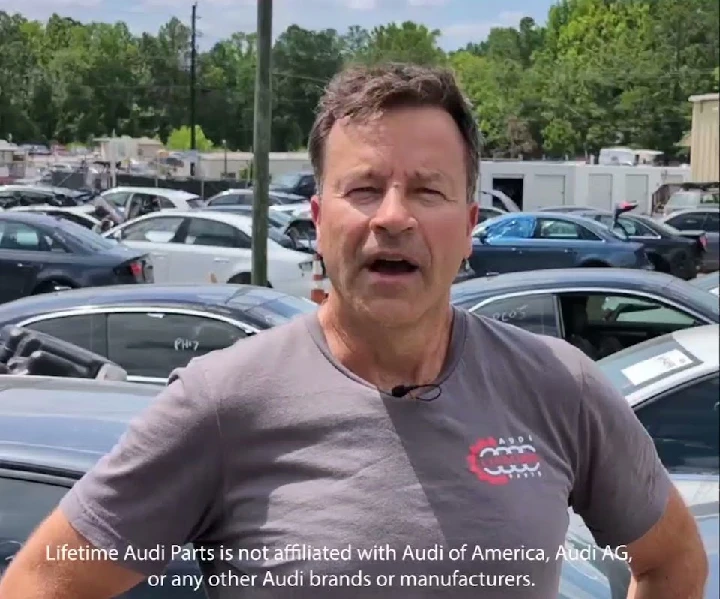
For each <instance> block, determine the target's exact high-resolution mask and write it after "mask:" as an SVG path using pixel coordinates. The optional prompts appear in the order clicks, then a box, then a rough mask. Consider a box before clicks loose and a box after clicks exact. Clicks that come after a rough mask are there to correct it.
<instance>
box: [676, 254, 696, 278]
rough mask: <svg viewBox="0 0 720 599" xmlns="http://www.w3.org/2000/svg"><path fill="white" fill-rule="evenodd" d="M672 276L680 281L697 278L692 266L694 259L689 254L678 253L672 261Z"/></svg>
mask: <svg viewBox="0 0 720 599" xmlns="http://www.w3.org/2000/svg"><path fill="white" fill-rule="evenodd" d="M669 270H670V274H671V275H674V276H676V277H678V278H680V279H684V280H686V281H687V280H689V279H694V278H695V277H696V276H697V273H696V272H695V268H694V267H693V264H692V258H691V257H690V256H689V255H688V253H687V252H678V253H677V254H675V255H674V256H673V257H672V259H671V260H670V268H669Z"/></svg>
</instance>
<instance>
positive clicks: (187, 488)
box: [59, 363, 222, 576]
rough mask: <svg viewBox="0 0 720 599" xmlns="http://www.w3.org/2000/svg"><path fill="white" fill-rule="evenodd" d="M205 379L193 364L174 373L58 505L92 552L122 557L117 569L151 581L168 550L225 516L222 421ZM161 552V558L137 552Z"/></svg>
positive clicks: (187, 540) (196, 535)
mask: <svg viewBox="0 0 720 599" xmlns="http://www.w3.org/2000/svg"><path fill="white" fill-rule="evenodd" d="M203 376H204V373H203V370H202V367H199V366H198V365H193V364H192V363H191V364H190V365H189V366H188V367H187V368H186V369H184V370H182V371H180V372H179V373H178V372H175V373H173V377H172V378H173V379H174V380H172V382H171V383H170V384H169V385H168V386H167V387H166V388H165V389H163V390H162V391H161V392H160V394H159V395H158V397H157V398H155V399H154V400H153V402H152V404H151V405H150V406H149V408H148V409H147V410H146V411H145V412H144V413H143V414H142V415H141V416H139V417H138V418H136V419H135V420H134V421H133V422H132V423H131V425H130V426H129V428H128V429H127V431H126V432H125V434H124V435H123V436H122V437H121V438H120V440H119V441H118V443H117V444H116V445H115V447H114V448H113V449H112V450H111V451H110V453H109V454H107V455H105V456H104V457H103V458H101V459H100V461H99V462H98V463H97V464H96V466H95V467H94V468H93V469H92V470H90V471H89V472H88V473H87V474H86V475H85V476H84V477H83V478H82V479H81V480H80V481H78V482H77V483H76V484H75V486H74V487H73V488H72V489H71V490H70V491H69V492H68V493H67V494H66V495H65V497H64V498H63V499H62V501H61V503H60V506H59V507H60V510H61V512H62V513H63V514H64V515H65V517H66V518H68V520H69V522H70V524H71V525H72V526H73V528H75V530H76V531H77V532H78V533H80V534H81V535H82V536H83V537H85V538H86V539H87V540H88V541H90V543H92V545H94V546H95V547H98V548H101V549H107V550H112V549H114V550H117V552H118V562H120V563H122V565H124V566H125V567H127V568H130V569H132V570H135V571H136V572H139V573H141V574H144V575H146V576H149V575H151V574H158V573H160V572H162V570H163V569H164V568H165V566H166V565H167V563H168V562H169V561H170V557H171V547H172V546H182V545H184V544H186V543H189V542H191V541H193V540H196V539H197V538H198V537H199V536H201V535H202V534H203V533H204V532H205V531H207V530H208V529H209V528H210V527H211V526H212V525H213V522H214V519H215V518H216V517H217V514H218V510H219V509H220V506H219V505H218V502H221V501H222V499H221V498H222V493H221V492H220V486H221V484H222V483H221V479H222V470H221V452H220V431H219V420H218V415H217V409H216V407H215V405H214V404H213V403H212V401H211V398H210V397H206V395H205V393H203V389H205V388H207V385H205V384H204V380H203ZM158 546H160V547H163V548H164V552H162V553H161V552H155V555H153V553H152V552H151V553H148V554H145V555H142V554H141V553H140V552H141V551H143V550H150V549H154V548H156V547H158ZM158 553H160V555H157V554H158ZM148 558H151V559H148ZM155 558H157V559H155Z"/></svg>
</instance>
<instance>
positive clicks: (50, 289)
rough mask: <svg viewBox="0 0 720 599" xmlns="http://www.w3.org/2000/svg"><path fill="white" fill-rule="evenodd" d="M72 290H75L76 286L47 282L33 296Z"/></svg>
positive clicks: (62, 282)
mask: <svg viewBox="0 0 720 599" xmlns="http://www.w3.org/2000/svg"><path fill="white" fill-rule="evenodd" d="M70 289H75V286H74V285H72V284H71V283H66V282H64V281H46V282H45V283H43V284H42V285H40V286H39V287H38V288H37V289H35V291H33V295H38V294H40V293H54V292H56V291H69V290H70Z"/></svg>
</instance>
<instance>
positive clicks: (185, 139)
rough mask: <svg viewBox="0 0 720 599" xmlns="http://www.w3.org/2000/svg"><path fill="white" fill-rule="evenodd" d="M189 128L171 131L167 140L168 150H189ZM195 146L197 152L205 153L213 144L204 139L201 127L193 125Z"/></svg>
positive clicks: (184, 127) (183, 127)
mask: <svg viewBox="0 0 720 599" xmlns="http://www.w3.org/2000/svg"><path fill="white" fill-rule="evenodd" d="M190 134H191V130H190V127H187V126H182V127H179V128H177V129H173V131H172V132H171V133H170V136H169V137H168V140H167V144H166V145H167V147H168V149H169V150H180V151H183V150H189V149H191V148H190V137H191V135H190ZM195 144H196V146H197V150H198V151H199V152H207V151H208V150H211V149H212V147H213V143H212V142H211V141H210V140H209V139H208V138H207V137H205V133H203V130H202V127H201V126H200V125H195Z"/></svg>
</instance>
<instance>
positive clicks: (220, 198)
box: [205, 189, 307, 208]
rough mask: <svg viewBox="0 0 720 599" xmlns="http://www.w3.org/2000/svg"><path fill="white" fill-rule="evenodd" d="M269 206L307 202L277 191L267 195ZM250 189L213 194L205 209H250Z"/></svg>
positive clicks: (251, 192)
mask: <svg viewBox="0 0 720 599" xmlns="http://www.w3.org/2000/svg"><path fill="white" fill-rule="evenodd" d="M268 196H269V197H268V199H269V200H270V205H271V206H288V205H291V206H294V207H297V205H298V204H306V203H307V200H306V199H305V198H304V197H302V196H297V195H292V194H288V193H283V192H279V191H270V192H269V194H268ZM254 197H255V196H254V192H253V190H252V189H228V190H225V191H221V192H220V193H218V194H215V195H214V196H212V197H211V198H210V199H208V201H207V203H206V204H205V205H206V206H207V207H213V208H217V207H219V206H247V207H252V205H253V202H254Z"/></svg>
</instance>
